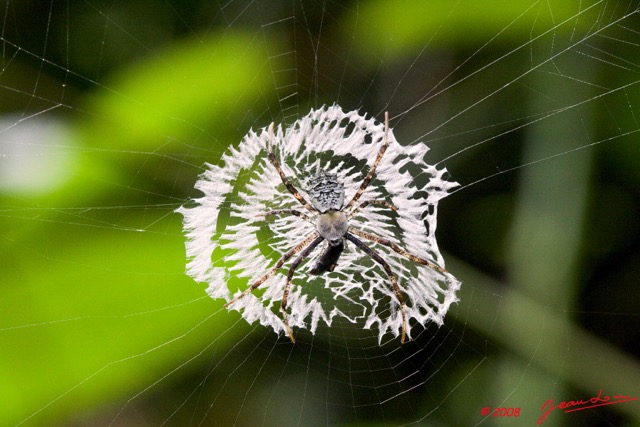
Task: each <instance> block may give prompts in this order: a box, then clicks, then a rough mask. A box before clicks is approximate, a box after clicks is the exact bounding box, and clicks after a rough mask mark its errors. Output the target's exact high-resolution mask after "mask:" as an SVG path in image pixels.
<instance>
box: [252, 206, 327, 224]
mask: <svg viewBox="0 0 640 427" xmlns="http://www.w3.org/2000/svg"><path fill="white" fill-rule="evenodd" d="M283 214H284V215H295V216H297V217H300V218H302V219H304V220H305V221H307V222H310V223H312V224H315V222H314V221H313V219H311V217H310V216H308V215H305V214H304V213H302V212H300V211H298V210H295V209H278V210H275V211H269V212H265V213H263V214H260V215H257V216H267V215H283Z"/></svg>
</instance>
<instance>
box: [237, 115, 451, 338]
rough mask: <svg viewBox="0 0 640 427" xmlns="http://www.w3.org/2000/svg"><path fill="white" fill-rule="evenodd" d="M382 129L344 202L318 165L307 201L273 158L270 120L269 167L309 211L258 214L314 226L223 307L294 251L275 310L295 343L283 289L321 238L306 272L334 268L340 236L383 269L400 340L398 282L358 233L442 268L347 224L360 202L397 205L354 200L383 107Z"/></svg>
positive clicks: (331, 177)
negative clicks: (350, 195)
mask: <svg viewBox="0 0 640 427" xmlns="http://www.w3.org/2000/svg"><path fill="white" fill-rule="evenodd" d="M384 119H385V123H384V125H385V129H384V143H383V145H382V146H381V147H380V151H378V155H377V157H376V159H375V161H374V162H373V166H372V167H371V169H370V170H369V173H368V174H367V176H366V177H365V178H364V180H363V181H362V184H361V185H360V188H358V191H357V192H356V194H355V195H354V196H353V198H352V199H351V200H350V201H349V202H348V203H347V204H346V205H345V204H344V201H345V194H344V184H343V183H342V182H340V181H339V180H338V177H337V175H335V174H330V173H325V172H324V171H320V172H319V173H318V174H317V175H316V176H314V177H313V178H312V179H311V180H310V181H309V187H310V188H309V189H308V191H307V194H308V195H309V198H310V200H311V203H309V202H308V201H307V200H306V199H305V198H304V197H303V196H302V195H301V194H300V192H299V191H298V189H297V188H296V187H294V186H293V184H291V182H290V181H289V179H288V178H287V176H286V175H285V173H284V171H283V170H282V167H281V166H280V163H279V162H278V159H276V156H275V154H274V153H273V128H274V124H273V123H271V125H270V126H269V142H268V145H267V153H268V158H269V161H270V162H271V164H272V165H273V167H274V168H275V169H276V170H277V171H278V174H279V175H280V179H281V180H282V183H283V184H284V185H285V187H286V188H287V190H288V191H289V192H290V193H291V194H292V195H293V197H295V198H296V200H297V201H298V202H300V204H301V205H302V206H303V207H304V208H305V209H306V210H307V211H308V212H309V213H311V215H312V216H309V215H307V214H306V213H304V212H301V211H299V210H296V209H280V210H272V211H268V212H266V213H265V214H264V215H265V216H267V215H294V216H297V217H300V218H302V219H303V220H305V221H307V222H310V223H312V224H314V226H315V231H313V232H312V233H311V234H309V235H308V236H307V237H306V238H305V239H304V240H303V241H302V242H300V243H299V244H297V245H296V246H295V247H293V248H292V249H290V250H289V251H288V252H286V253H285V254H284V255H283V256H282V257H281V258H280V259H279V260H278V261H277V262H276V264H275V265H274V266H273V268H271V270H269V271H268V272H267V273H266V274H265V275H264V276H262V277H261V278H260V279H258V280H257V281H255V282H254V283H253V284H252V285H251V286H250V287H249V288H247V289H246V290H245V291H244V292H242V293H241V294H240V295H238V296H236V297H235V298H233V299H232V300H231V301H229V302H227V303H226V304H225V307H229V306H231V305H233V304H234V303H235V302H236V301H238V300H240V299H241V298H243V297H244V296H246V295H248V294H249V293H251V292H253V291H254V290H255V289H257V288H258V287H259V286H260V285H262V284H263V283H264V282H265V281H266V280H267V279H269V278H270V277H271V276H273V275H274V274H275V273H276V272H277V271H278V270H279V269H280V268H281V267H282V266H283V265H284V264H285V262H287V261H288V260H289V259H290V258H291V257H293V256H294V255H297V258H296V259H295V260H294V261H293V263H291V266H290V267H289V271H288V273H287V281H286V284H285V288H284V292H283V294H282V299H281V302H280V312H281V313H282V320H283V323H284V326H285V329H286V331H287V334H288V335H289V338H290V339H291V342H292V343H294V344H295V342H296V340H295V338H294V336H293V332H292V331H291V328H290V327H289V322H288V317H287V299H288V296H289V291H290V289H291V279H292V278H293V274H294V273H295V271H296V269H297V268H298V267H299V266H300V264H301V263H302V262H303V261H304V260H305V259H306V258H307V257H308V256H309V254H311V252H312V251H313V250H314V249H315V248H316V247H317V246H318V245H319V244H320V243H322V242H323V241H326V242H327V244H326V247H325V249H324V250H323V252H322V253H321V254H320V255H319V256H318V258H317V259H316V260H315V262H314V264H313V266H312V268H311V269H310V270H309V274H313V275H319V274H323V273H327V272H331V271H333V270H334V269H335V268H336V265H337V264H338V260H339V258H340V255H341V254H342V251H343V250H344V246H345V243H346V241H347V240H348V241H350V242H351V243H353V244H354V245H355V246H356V247H358V248H359V249H360V250H362V251H363V252H364V253H365V254H367V255H368V256H369V257H371V258H372V259H373V260H374V261H375V262H377V263H378V264H380V265H381V266H382V268H383V269H384V271H385V272H386V274H387V276H388V278H389V281H390V282H391V286H392V287H393V292H394V294H395V296H396V299H397V300H398V303H399V304H400V313H401V316H402V333H401V339H400V341H401V343H402V344H404V342H405V338H406V333H407V318H406V314H405V305H406V304H405V300H404V297H403V296H402V292H401V291H400V286H398V282H397V280H396V277H395V275H394V273H393V271H392V270H391V267H390V266H389V264H388V263H387V262H386V261H385V260H384V258H383V257H382V256H381V255H380V254H379V253H378V252H377V251H376V250H374V249H373V248H371V247H369V246H368V245H367V244H366V243H364V242H363V241H362V240H361V239H360V238H362V239H365V240H368V241H370V242H373V243H377V244H380V245H383V246H387V247H388V248H390V249H392V250H393V251H395V252H396V253H398V254H400V255H402V256H403V257H405V258H408V259H409V260H411V261H414V262H416V263H418V264H421V265H425V266H427V267H429V268H433V269H435V270H438V271H440V272H442V273H447V270H445V269H444V268H442V267H440V266H438V265H436V264H433V263H431V262H429V261H427V260H426V259H423V258H420V257H418V256H416V255H413V254H411V253H409V252H407V251H406V250H404V249H403V248H401V247H400V246H398V245H397V244H395V243H393V242H392V241H390V240H387V239H384V238H382V237H378V236H376V235H374V234H370V233H367V232H365V231H362V230H358V229H356V228H354V227H353V226H351V225H350V224H349V220H350V219H351V218H353V217H354V216H356V215H357V214H358V212H360V211H361V210H362V209H364V208H366V207H367V206H370V205H378V206H385V207H387V208H389V209H391V210H393V211H397V208H396V207H395V206H394V205H393V204H391V203H389V202H387V201H386V200H365V201H363V202H361V203H360V204H357V202H358V200H360V197H361V196H362V194H363V193H364V191H365V190H366V189H367V187H368V186H369V184H370V183H371V180H372V179H373V177H374V175H375V173H376V168H377V167H378V165H379V164H380V161H381V160H382V158H383V156H384V153H385V151H386V150H387V147H388V134H389V113H388V112H386V113H385V116H384Z"/></svg>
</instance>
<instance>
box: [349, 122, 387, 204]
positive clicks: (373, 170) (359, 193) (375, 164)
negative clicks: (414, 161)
mask: <svg viewBox="0 0 640 427" xmlns="http://www.w3.org/2000/svg"><path fill="white" fill-rule="evenodd" d="M388 136H389V112H388V111H387V112H385V113H384V144H383V145H382V147H380V151H378V156H377V157H376V160H375V161H374V162H373V166H371V169H370V170H369V173H368V174H367V176H366V177H365V179H364V181H362V184H361V185H360V188H359V189H358V191H357V192H356V194H355V195H354V196H353V199H351V201H350V202H349V203H348V204H347V206H345V209H349V208H350V207H351V206H353V205H354V204H355V203H356V202H357V201H358V199H359V198H360V196H362V193H364V190H366V189H367V187H368V186H369V184H370V183H371V180H372V179H373V176H374V175H375V174H376V168H377V167H378V165H379V164H380V161H381V160H382V156H384V152H385V151H387V147H388V146H389V141H388Z"/></svg>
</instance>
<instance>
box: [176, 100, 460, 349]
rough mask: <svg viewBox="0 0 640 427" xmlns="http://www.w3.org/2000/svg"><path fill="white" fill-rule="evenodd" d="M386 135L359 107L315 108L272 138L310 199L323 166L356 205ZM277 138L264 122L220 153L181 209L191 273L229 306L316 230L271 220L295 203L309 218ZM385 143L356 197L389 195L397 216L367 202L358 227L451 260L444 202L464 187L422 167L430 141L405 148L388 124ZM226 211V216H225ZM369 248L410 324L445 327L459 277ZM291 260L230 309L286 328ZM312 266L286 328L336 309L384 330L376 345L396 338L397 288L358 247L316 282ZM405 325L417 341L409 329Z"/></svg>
mask: <svg viewBox="0 0 640 427" xmlns="http://www.w3.org/2000/svg"><path fill="white" fill-rule="evenodd" d="M384 134H385V131H384V124H383V123H379V122H376V121H375V120H374V119H373V118H366V117H365V116H364V115H361V114H360V113H359V112H357V111H352V112H347V113H345V112H343V110H342V109H341V108H340V107H339V106H337V105H333V106H330V107H322V108H319V109H316V110H312V111H311V112H310V113H309V114H308V115H306V116H305V117H303V118H301V119H300V120H298V121H296V122H295V123H294V124H293V125H292V126H290V127H288V128H286V129H283V128H282V127H281V126H277V127H276V128H275V130H274V135H273V142H272V144H273V147H274V151H275V154H276V157H277V158H278V159H279V161H280V163H281V166H282V169H283V170H284V172H285V174H286V176H287V177H289V179H290V180H291V182H292V183H293V184H294V185H295V186H296V188H297V189H298V190H299V191H300V193H301V194H302V195H303V196H304V197H305V198H306V199H307V200H309V197H308V196H307V193H306V192H305V187H306V182H307V181H308V180H309V179H310V178H311V177H313V176H314V175H315V174H317V173H318V171H320V170H324V171H325V172H330V173H334V174H337V175H338V178H339V179H341V180H342V182H344V187H345V193H346V197H345V200H346V201H347V202H348V201H349V200H351V198H353V196H354V194H355V192H356V191H357V189H358V188H359V187H360V184H361V182H362V180H363V179H364V177H365V176H366V174H367V172H368V170H369V169H370V167H371V166H372V165H373V162H374V160H375V158H376V155H377V153H378V151H379V149H380V146H381V145H382V144H383V142H384ZM269 138H270V134H269V131H268V128H263V129H261V130H259V131H258V132H254V131H253V130H251V131H250V132H249V133H248V134H247V135H246V136H245V138H244V139H243V140H242V142H241V143H240V145H239V146H238V147H237V148H232V149H230V150H229V151H228V152H227V153H226V154H225V155H223V157H222V162H221V166H216V165H210V164H207V167H208V170H207V171H206V172H204V173H203V174H202V176H201V177H200V179H199V180H198V182H197V183H196V188H197V189H198V190H200V191H201V192H202V193H203V194H204V195H203V197H200V198H198V199H195V200H194V202H195V206H194V207H190V208H188V207H185V206H183V207H181V208H179V209H178V210H177V212H179V213H181V214H182V215H183V216H184V229H185V232H186V235H187V242H186V250H187V258H188V264H187V273H188V274H189V275H190V276H191V277H192V278H193V279H194V280H196V281H197V282H204V283H207V284H208V288H207V293H208V294H209V296H210V297H211V298H214V299H218V298H221V299H224V300H226V301H230V300H231V299H232V298H233V297H234V296H237V295H238V294H239V293H240V292H242V291H243V290H244V289H246V288H247V287H248V286H250V285H251V284H252V283H254V282H255V281H256V280H258V279H260V278H261V277H262V276H263V275H264V274H266V273H267V272H268V271H269V270H270V269H272V268H273V266H274V264H275V263H276V262H277V260H279V259H280V258H281V257H282V255H283V254H284V253H285V252H287V251H288V250H290V249H291V248H293V247H294V246H295V245H297V244H298V243H300V242H301V241H303V240H304V239H305V238H306V237H307V236H308V235H309V234H311V233H312V232H313V231H314V230H315V228H314V225H313V224H311V223H309V222H307V221H304V220H303V219H301V218H299V217H297V216H291V215H277V216H273V215H270V216H266V217H265V216H264V213H265V212H267V211H270V210H273V209H297V210H300V211H301V212H304V213H306V214H307V215H309V216H313V214H312V213H310V212H307V211H306V209H304V207H302V206H301V205H300V203H299V202H298V201H297V200H295V198H294V197H293V196H292V195H291V194H290V193H289V192H288V191H287V190H286V188H285V187H284V185H282V182H281V180H280V177H279V175H278V172H277V171H276V169H275V168H274V167H273V165H272V164H271V163H269V161H268V158H267V151H266V150H267V145H268V141H269ZM388 144H389V146H388V149H387V151H386V153H385V155H384V157H383V159H382V162H381V163H380V164H379V166H378V168H377V170H376V174H375V178H374V180H373V181H372V182H371V184H370V185H369V187H368V188H367V190H366V191H365V192H364V194H363V195H362V197H361V198H360V202H362V201H365V200H387V201H388V202H390V203H392V204H393V205H395V206H396V207H397V208H398V211H397V212H390V210H389V209H388V208H386V207H381V206H368V207H366V208H365V209H363V210H361V211H360V212H359V213H358V214H357V215H356V216H354V217H353V218H352V219H351V221H350V226H352V227H354V228H357V229H360V230H363V231H366V232H368V233H372V234H375V235H377V236H379V237H382V238H385V239H388V240H391V241H393V242H395V243H396V244H398V245H399V246H400V247H402V248H404V249H406V250H407V251H409V252H410V253H412V254H414V255H416V256H419V257H422V258H425V259H428V260H430V261H432V262H434V263H436V264H438V265H440V266H443V267H444V259H443V257H442V255H441V254H440V251H439V249H438V245H437V242H436V238H435V230H436V216H437V204H438V201H439V200H440V199H441V198H443V197H445V196H446V195H447V194H448V192H449V190H450V189H452V188H454V187H456V186H457V185H458V184H457V183H455V182H451V181H447V179H446V175H447V171H446V169H444V168H443V169H437V168H436V167H435V166H432V165H429V164H427V163H426V162H425V160H424V158H425V155H426V153H427V151H428V147H427V146H426V145H425V144H423V143H421V142H419V143H416V144H414V145H412V146H410V147H403V146H401V145H400V144H398V142H397V141H396V139H395V137H394V136H393V132H392V131H391V130H390V131H389V135H388ZM364 163H366V167H364V170H363V167H362V166H361V165H364ZM410 171H419V174H420V175H425V176H426V177H427V180H426V182H427V183H426V186H424V188H416V184H415V177H414V176H412V174H411V173H410ZM345 204H346V203H345ZM224 211H228V212H227V213H228V215H227V214H225V215H221V213H222V212H224ZM365 243H367V244H368V245H369V246H370V247H372V248H373V249H375V250H376V251H377V252H378V253H380V254H381V255H382V257H383V258H384V259H385V260H386V261H387V263H388V264H389V265H390V266H391V268H392V270H393V271H394V273H395V275H396V278H397V280H398V283H399V286H400V287H401V290H402V293H403V295H404V298H405V302H406V315H407V320H408V321H409V322H411V319H414V320H415V322H417V323H419V324H421V325H426V324H427V323H428V322H429V321H432V322H435V323H436V324H438V325H441V324H442V323H443V318H444V315H445V314H446V312H447V310H448V309H449V306H450V305H451V304H452V303H454V302H456V301H457V299H456V292H457V290H458V289H459V287H460V282H459V281H458V280H457V279H456V278H455V277H454V276H453V275H451V274H449V273H441V272H439V271H437V270H435V269H432V268H429V267H426V266H421V265H417V264H415V263H413V262H411V261H409V260H407V259H405V258H403V257H402V256H400V255H398V254H396V253H395V252H393V251H392V250H391V249H389V248H387V247H385V246H382V245H379V244H375V243H372V242H365ZM322 250H323V245H320V246H319V247H318V248H316V249H315V250H314V252H312V253H311V255H310V257H309V258H310V259H314V258H315V257H316V256H318V254H319V253H320V251H322ZM214 251H215V252H214ZM293 259H295V256H294V257H293V258H291V259H290V260H289V261H287V262H286V263H285V264H284V265H283V267H282V268H281V269H280V270H279V271H278V272H276V274H274V275H273V276H271V277H270V278H269V279H267V280H266V281H265V282H264V283H263V284H262V285H261V286H260V287H259V288H258V289H256V290H255V291H254V292H252V293H251V294H248V295H246V296H245V297H244V298H241V299H240V300H238V301H237V302H235V303H234V304H233V305H232V306H231V307H230V308H229V309H230V310H231V309H233V310H237V311H239V312H240V314H241V315H242V317H243V318H244V319H245V320H246V321H247V322H249V323H253V322H255V321H258V322H259V323H260V324H262V325H264V326H269V327H271V328H273V330H274V331H276V332H277V333H279V334H280V333H284V332H285V329H284V324H283V322H282V320H281V318H280V315H279V307H280V300H281V299H282V294H283V290H284V286H285V282H286V273H287V271H288V267H289V265H290V263H291V262H292V261H293ZM307 268H309V267H308V266H306V265H305V264H303V265H301V266H300V267H299V268H298V269H297V270H296V273H295V275H294V278H293V280H292V286H291V292H290V294H289V303H288V306H289V309H288V312H289V324H290V326H291V327H292V328H293V329H294V331H295V330H296V329H298V328H306V329H309V330H310V331H311V332H312V333H315V332H316V329H317V327H318V324H319V322H320V320H322V321H323V322H324V323H326V324H327V325H328V326H330V325H331V323H332V320H333V318H334V317H335V316H341V317H343V318H345V319H348V320H349V321H350V322H353V323H359V324H360V323H361V322H362V325H363V327H364V328H365V329H371V328H376V329H377V330H378V339H379V341H381V340H382V337H383V336H384V335H385V334H386V333H388V332H389V333H391V334H392V335H393V336H396V337H397V336H399V334H400V331H401V328H402V318H401V314H400V310H399V303H398V301H397V299H396V297H395V296H394V293H393V287H392V285H391V283H390V281H389V279H388V277H387V275H386V273H385V272H384V270H383V269H382V268H381V266H379V265H378V264H377V263H375V262H373V261H372V260H371V259H369V257H368V256H367V255H366V254H364V253H363V252H362V251H360V250H359V249H358V248H356V247H353V245H351V246H347V248H346V249H345V251H344V253H343V254H342V257H341V258H340V260H339V262H338V266H337V268H336V269H335V271H334V272H331V273H326V274H324V275H322V276H319V277H313V276H310V275H308V274H306V269H307ZM320 291H323V292H324V295H325V296H322V294H321V292H320ZM327 294H328V295H330V297H329V298H328V297H326V295H327ZM407 332H408V337H411V331H410V330H409V331H407Z"/></svg>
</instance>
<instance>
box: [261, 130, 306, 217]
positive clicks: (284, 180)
mask: <svg viewBox="0 0 640 427" xmlns="http://www.w3.org/2000/svg"><path fill="white" fill-rule="evenodd" d="M267 153H268V154H267V155H268V157H269V161H270V162H271V164H272V165H273V167H275V168H276V170H277V171H278V174H279V175H280V179H281V180H282V183H283V184H284V186H285V187H287V190H289V192H290V193H291V194H293V197H295V198H296V200H298V201H299V202H300V203H301V204H302V206H304V207H305V208H306V209H307V210H308V211H310V212H315V211H316V210H315V209H314V208H313V206H311V205H310V204H309V202H307V201H306V200H305V198H304V197H302V194H300V192H299V191H298V189H297V188H296V187H294V186H293V184H291V182H289V178H287V176H286V175H285V174H284V171H283V170H282V167H281V166H280V163H279V162H278V159H276V155H275V154H273V123H271V125H269V144H268V145H267Z"/></svg>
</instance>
